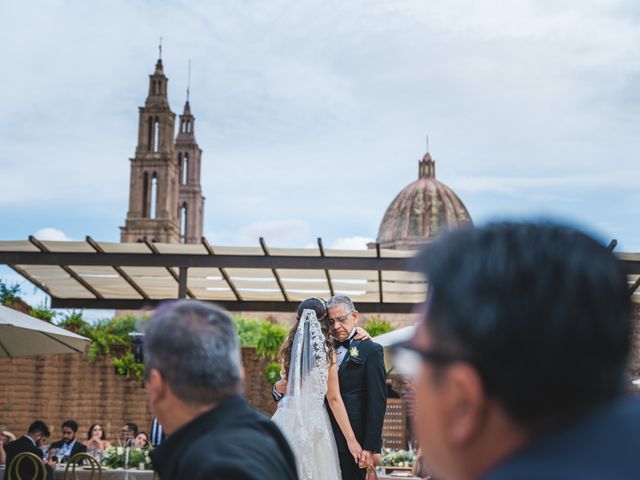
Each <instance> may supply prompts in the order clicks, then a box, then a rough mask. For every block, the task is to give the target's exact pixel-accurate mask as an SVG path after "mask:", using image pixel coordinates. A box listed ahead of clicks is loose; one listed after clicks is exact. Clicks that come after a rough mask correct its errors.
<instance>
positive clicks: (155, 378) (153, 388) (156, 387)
mask: <svg viewBox="0 0 640 480" xmlns="http://www.w3.org/2000/svg"><path fill="white" fill-rule="evenodd" d="M145 383H146V387H147V392H148V393H149V401H150V402H151V404H152V405H153V404H155V403H157V402H158V401H160V400H162V399H163V398H164V397H165V396H166V395H167V388H168V385H167V382H166V381H165V379H164V377H163V376H162V374H161V373H160V371H158V370H156V369H155V368H152V369H151V371H150V372H149V377H148V378H147V381H146V382H145Z"/></svg>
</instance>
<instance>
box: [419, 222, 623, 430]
mask: <svg viewBox="0 0 640 480" xmlns="http://www.w3.org/2000/svg"><path fill="white" fill-rule="evenodd" d="M418 264H419V268H421V269H422V271H423V272H424V273H425V275H426V277H427V282H428V285H429V293H428V298H427V310H426V322H427V327H428V331H429V333H430V335H432V336H433V338H434V341H435V344H436V345H437V348H441V349H449V350H451V351H454V352H458V353H459V354H460V355H461V356H462V357H463V358H466V359H468V360H469V362H470V363H472V364H473V365H474V366H475V367H476V369H477V370H478V371H479V373H480V375H481V377H482V379H483V382H484V385H485V389H486V390H487V393H488V394H489V395H492V396H494V397H495V398H496V399H497V400H498V401H499V402H500V403H502V405H503V406H504V408H505V409H506V411H507V413H508V414H509V415H510V416H511V417H512V418H513V420H514V421H516V422H518V423H520V424H521V425H524V426H532V425H534V424H536V423H537V422H540V421H547V420H548V421H555V420H557V421H562V420H564V419H568V418H569V417H570V416H572V415H577V414H579V413H581V412H584V411H585V410H587V409H589V408H592V407H594V406H596V405H599V404H602V403H605V402H607V401H610V400H612V399H614V398H616V397H618V396H620V395H621V394H623V393H624V392H625V390H626V385H625V381H626V380H625V371H626V364H627V357H628V354H629V350H630V338H631V304H630V298H629V291H628V286H627V279H626V276H625V274H624V271H623V268H622V265H621V262H619V261H618V260H617V259H616V258H615V256H614V255H613V254H612V253H611V252H609V250H608V249H607V248H605V247H604V246H602V245H600V244H599V243H598V242H596V241H595V240H594V239H592V238H590V237H589V236H587V235H585V234H584V233H581V232H579V231H577V230H575V229H573V228H570V227H566V226H560V225H553V224H546V223H540V224H536V223H502V224H491V225H488V226H486V227H483V228H475V229H474V228H469V229H463V230H458V231H454V232H451V233H449V234H446V235H444V236H442V237H441V238H440V239H439V240H438V241H436V242H435V244H433V245H431V246H430V247H428V248H427V249H426V250H425V251H424V252H423V253H422V254H421V255H420V256H419V257H418Z"/></svg>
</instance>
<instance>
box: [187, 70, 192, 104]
mask: <svg viewBox="0 0 640 480" xmlns="http://www.w3.org/2000/svg"><path fill="white" fill-rule="evenodd" d="M190 91H191V59H189V68H188V70H187V103H189V93H190Z"/></svg>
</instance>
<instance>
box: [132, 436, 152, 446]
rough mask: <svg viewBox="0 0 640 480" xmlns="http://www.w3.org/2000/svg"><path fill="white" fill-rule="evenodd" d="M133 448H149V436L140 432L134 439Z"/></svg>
mask: <svg viewBox="0 0 640 480" xmlns="http://www.w3.org/2000/svg"><path fill="white" fill-rule="evenodd" d="M133 447H135V448H140V449H145V448H149V435H147V434H146V432H140V433H138V435H136V438H134V439H133Z"/></svg>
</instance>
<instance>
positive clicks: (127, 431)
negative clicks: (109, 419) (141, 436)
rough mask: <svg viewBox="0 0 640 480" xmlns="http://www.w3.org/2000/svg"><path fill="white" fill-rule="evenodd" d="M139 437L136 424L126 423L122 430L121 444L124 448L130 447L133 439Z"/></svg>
mask: <svg viewBox="0 0 640 480" xmlns="http://www.w3.org/2000/svg"><path fill="white" fill-rule="evenodd" d="M137 436H138V425H137V424H135V423H125V424H124V425H123V426H122V430H120V443H121V444H122V446H124V447H130V446H131V445H132V443H133V439H134V438H136V437H137Z"/></svg>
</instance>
